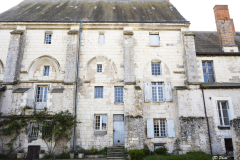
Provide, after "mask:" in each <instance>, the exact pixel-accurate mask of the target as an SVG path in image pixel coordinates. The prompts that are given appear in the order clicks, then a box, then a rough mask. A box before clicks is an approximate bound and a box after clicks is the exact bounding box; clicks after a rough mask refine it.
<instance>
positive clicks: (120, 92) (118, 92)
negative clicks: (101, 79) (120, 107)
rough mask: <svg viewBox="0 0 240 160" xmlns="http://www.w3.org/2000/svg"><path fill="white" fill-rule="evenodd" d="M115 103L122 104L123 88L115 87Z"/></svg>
mask: <svg viewBox="0 0 240 160" xmlns="http://www.w3.org/2000/svg"><path fill="white" fill-rule="evenodd" d="M114 95H115V102H116V103H123V87H115V94H114Z"/></svg>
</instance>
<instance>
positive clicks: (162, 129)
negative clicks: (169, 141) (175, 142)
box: [154, 119, 166, 137]
mask: <svg viewBox="0 0 240 160" xmlns="http://www.w3.org/2000/svg"><path fill="white" fill-rule="evenodd" d="M154 137H166V119H154Z"/></svg>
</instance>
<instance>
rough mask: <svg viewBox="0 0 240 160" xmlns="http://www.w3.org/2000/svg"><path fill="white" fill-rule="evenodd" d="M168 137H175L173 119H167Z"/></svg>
mask: <svg viewBox="0 0 240 160" xmlns="http://www.w3.org/2000/svg"><path fill="white" fill-rule="evenodd" d="M167 128H168V137H175V128H174V121H173V119H168V120H167Z"/></svg>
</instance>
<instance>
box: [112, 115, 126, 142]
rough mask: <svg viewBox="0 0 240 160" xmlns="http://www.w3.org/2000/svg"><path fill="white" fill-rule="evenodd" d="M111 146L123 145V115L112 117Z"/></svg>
mask: <svg viewBox="0 0 240 160" xmlns="http://www.w3.org/2000/svg"><path fill="white" fill-rule="evenodd" d="M113 145H124V115H123V114H114V115H113Z"/></svg>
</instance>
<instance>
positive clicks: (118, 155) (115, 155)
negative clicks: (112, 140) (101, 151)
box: [107, 153, 125, 157]
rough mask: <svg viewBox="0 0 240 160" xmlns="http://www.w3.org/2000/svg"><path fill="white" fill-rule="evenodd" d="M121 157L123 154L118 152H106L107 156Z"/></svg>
mask: <svg viewBox="0 0 240 160" xmlns="http://www.w3.org/2000/svg"><path fill="white" fill-rule="evenodd" d="M112 156H113V157H121V156H123V157H124V156H125V154H119V153H117V154H107V157H112Z"/></svg>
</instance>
